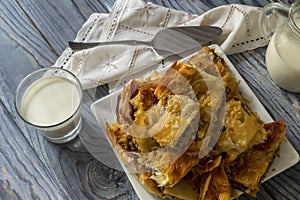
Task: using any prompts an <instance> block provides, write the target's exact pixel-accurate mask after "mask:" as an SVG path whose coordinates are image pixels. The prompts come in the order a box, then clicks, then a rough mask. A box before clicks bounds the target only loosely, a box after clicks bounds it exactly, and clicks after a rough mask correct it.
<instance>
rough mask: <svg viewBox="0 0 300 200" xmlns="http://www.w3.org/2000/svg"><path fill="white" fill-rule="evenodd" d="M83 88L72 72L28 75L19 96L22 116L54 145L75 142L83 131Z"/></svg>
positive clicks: (45, 70)
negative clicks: (81, 109)
mask: <svg viewBox="0 0 300 200" xmlns="http://www.w3.org/2000/svg"><path fill="white" fill-rule="evenodd" d="M81 100H82V87H81V84H80V82H79V80H78V79H77V78H76V76H75V75H73V74H72V73H71V72H69V71H67V70H64V69H60V68H54V67H51V68H43V69H40V70H37V71H34V72H33V73H31V74H29V75H28V76H26V77H25V78H24V79H23V80H22V81H21V82H20V84H19V86H18V88H17V91H16V95H15V107H16V111H17V113H18V114H19V116H20V117H21V118H22V119H23V120H24V121H25V122H27V123H28V124H30V125H32V126H34V127H36V128H37V129H39V130H41V132H42V133H43V134H44V136H45V137H46V138H47V139H48V140H49V141H51V142H53V143H58V144H60V143H66V142H68V141H70V140H72V139H74V138H75V137H76V136H77V135H78V134H79V132H80V129H81V124H82V122H81V114H80V107H81Z"/></svg>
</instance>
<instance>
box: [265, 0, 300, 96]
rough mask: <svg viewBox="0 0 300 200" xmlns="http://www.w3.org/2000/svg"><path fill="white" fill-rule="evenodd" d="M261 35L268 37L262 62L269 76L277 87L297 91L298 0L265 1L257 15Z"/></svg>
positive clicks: (299, 79)
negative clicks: (287, 1) (285, 0)
mask: <svg viewBox="0 0 300 200" xmlns="http://www.w3.org/2000/svg"><path fill="white" fill-rule="evenodd" d="M259 25H260V30H261V32H262V34H263V36H264V37H265V38H266V39H268V40H270V42H269V45H268V48H267V51H266V65H267V69H268V72H269V74H270V77H271V78H272V79H273V81H274V82H275V83H276V84H277V85H278V86H279V87H281V88H283V89H286V90H288V91H291V92H296V93H299V92H300V1H299V0H297V1H295V2H294V3H293V4H292V5H291V6H288V5H285V4H281V3H270V4H268V5H266V6H265V7H264V8H263V10H262V12H261V15H260V19H259Z"/></svg>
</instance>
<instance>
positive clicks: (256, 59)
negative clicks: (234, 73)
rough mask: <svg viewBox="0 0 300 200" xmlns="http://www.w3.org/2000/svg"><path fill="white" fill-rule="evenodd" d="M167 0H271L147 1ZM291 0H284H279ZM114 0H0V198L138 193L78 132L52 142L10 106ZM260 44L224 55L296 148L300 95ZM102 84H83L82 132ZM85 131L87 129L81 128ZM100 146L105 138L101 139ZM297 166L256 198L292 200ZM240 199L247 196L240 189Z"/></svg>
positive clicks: (91, 126)
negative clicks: (23, 85) (27, 80)
mask: <svg viewBox="0 0 300 200" xmlns="http://www.w3.org/2000/svg"><path fill="white" fill-rule="evenodd" d="M151 2H153V3H156V4H160V5H163V6H166V7H170V8H174V9H178V10H183V11H187V12H190V13H194V14H202V13H204V12H205V11H207V10H209V9H212V8H214V7H216V6H220V5H225V4H229V3H242V4H247V5H254V6H264V5H266V4H267V3H268V2H269V1H258V0H256V1H250V0H232V1H229V0H216V1H207V0H202V1H197V0H195V1H192V0H176V1H173V0H152V1H151ZM282 2H286V3H291V2H290V1H282ZM113 3H114V0H105V1H104V0H96V1H95V0H85V1H74V0H62V1H60V0H52V1H48V0H39V1H34V0H14V1H8V0H3V1H0V64H1V65H0V80H1V81H0V88H1V90H0V105H1V106H0V141H1V143H0V168H1V171H0V175H1V176H0V199H9V200H10V199H43V200H44V199H72V200H73V199H80V200H83V199H138V197H137V196H136V194H135V192H134V190H133V188H132V187H131V185H130V183H129V181H128V179H127V178H126V176H125V174H124V172H120V171H117V170H114V169H112V168H109V167H107V166H106V165H104V164H103V163H101V162H99V161H98V160H97V159H96V158H95V157H94V156H93V155H91V154H90V153H89V152H88V150H87V148H86V147H85V146H84V145H83V138H77V139H76V140H74V141H72V142H70V143H68V144H66V145H54V144H52V143H49V142H48V141H46V140H45V139H44V138H43V137H42V136H41V134H40V133H38V132H37V131H35V130H34V129H33V128H32V127H30V126H28V125H27V124H24V122H23V121H21V120H20V118H19V117H18V116H17V114H16V112H15V110H14V104H13V101H14V93H15V90H16V87H17V84H18V82H19V81H20V80H21V78H23V77H24V76H25V75H26V74H28V73H29V72H31V71H33V70H35V69H37V68H42V67H48V66H51V65H52V64H53V63H54V62H55V61H56V59H57V58H58V56H59V55H60V54H61V53H62V52H63V51H64V49H65V48H66V47H67V41H69V40H73V39H74V38H75V36H76V33H77V31H78V30H79V29H80V27H81V26H82V24H83V23H84V22H85V21H86V20H87V18H88V17H89V16H90V15H91V14H92V13H94V12H103V13H107V12H109V11H110V9H111V8H112V6H113ZM264 55H265V48H259V49H256V50H252V51H246V52H243V53H241V54H236V55H232V56H229V58H230V60H231V61H232V62H233V64H234V65H235V66H236V67H237V69H238V71H239V72H240V73H241V74H242V75H243V77H244V78H245V80H246V81H247V83H248V84H249V86H250V87H251V88H252V89H253V91H254V93H255V94H256V95H257V97H258V98H259V99H260V100H261V102H262V103H263V105H264V106H265V107H266V108H267V110H268V111H269V112H270V113H271V115H272V117H273V118H274V119H277V120H279V119H281V120H284V121H286V122H287V124H288V131H287V137H288V138H289V140H290V141H291V143H292V144H293V145H294V146H295V148H296V149H297V151H298V152H300V144H299V142H300V138H299V137H300V136H299V133H300V123H299V122H300V113H299V109H300V95H296V94H291V93H288V92H286V91H284V90H282V89H280V88H278V87H276V86H275V85H274V83H273V81H272V80H271V79H270V77H269V76H268V73H267V71H266V66H265V61H264ZM106 94H107V87H101V88H99V90H97V94H96V97H95V91H94V90H91V91H86V93H85V97H84V102H85V103H84V106H83V111H82V112H83V115H84V121H85V124H84V130H85V131H84V132H83V133H82V137H84V136H85V137H87V136H88V134H89V132H91V131H97V132H101V130H100V128H99V127H98V125H97V123H96V121H95V119H94V118H93V116H92V114H91V112H90V108H89V106H90V104H91V103H92V102H93V100H95V98H99V97H101V96H104V95H106ZM84 134H86V135H84ZM102 141H103V144H99V145H106V144H105V140H104V139H102ZM299 177H300V165H299V164H297V165H295V166H294V167H292V168H290V169H288V170H286V171H285V172H284V173H281V174H280V175H278V176H276V177H274V178H272V179H271V180H269V181H267V182H266V183H264V184H262V188H261V190H260V192H259V193H258V197H257V199H262V200H269V199H298V197H299V195H300V194H299V193H300V185H299V184H298V183H299V181H300V180H299ZM240 199H242V200H246V199H253V198H251V197H249V196H246V195H242V196H241V197H240Z"/></svg>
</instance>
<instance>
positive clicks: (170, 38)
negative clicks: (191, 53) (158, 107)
mask: <svg viewBox="0 0 300 200" xmlns="http://www.w3.org/2000/svg"><path fill="white" fill-rule="evenodd" d="M221 34H222V29H221V28H219V27H215V26H180V27H169V28H165V29H162V30H160V31H158V32H157V33H156V34H155V36H154V37H153V39H152V40H151V41H138V40H121V41H109V42H89V43H84V42H69V47H70V48H71V49H72V50H73V51H79V50H84V49H89V48H93V47H97V46H103V45H116V44H119V45H120V44H121V45H145V46H151V47H153V48H154V50H155V51H156V52H157V53H158V54H159V55H160V56H162V57H164V58H165V57H168V56H170V55H174V54H179V53H181V52H184V51H187V50H192V49H195V51H196V50H197V49H200V48H201V45H204V44H207V43H208V42H210V41H213V40H215V39H216V38H217V37H219V36H220V35H221ZM197 47H199V48H197Z"/></svg>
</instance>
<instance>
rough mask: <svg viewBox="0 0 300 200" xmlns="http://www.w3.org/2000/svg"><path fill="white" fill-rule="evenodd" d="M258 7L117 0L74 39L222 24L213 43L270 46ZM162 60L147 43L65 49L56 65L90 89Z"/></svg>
mask: <svg viewBox="0 0 300 200" xmlns="http://www.w3.org/2000/svg"><path fill="white" fill-rule="evenodd" d="M260 11H261V8H258V7H251V6H246V5H238V4H230V5H224V6H220V7H216V8H214V9H212V10H209V11H208V12H206V13H203V14H201V15H195V14H190V13H186V12H183V11H178V10H173V9H170V8H166V7H163V6H160V5H156V4H153V3H149V2H144V1H143V0H116V2H115V4H114V6H113V8H112V10H111V12H110V13H109V14H103V13H94V14H92V15H91V16H90V17H89V19H88V20H87V21H86V22H85V23H84V24H83V26H82V28H81V29H80V30H79V32H78V34H77V36H76V38H75V41H77V42H96V41H117V40H129V39H135V40H151V39H152V38H153V36H154V35H155V33H156V32H157V31H159V30H161V29H163V28H166V27H172V26H189V25H191V26H195V25H197V26H198V25H199V26H200V25H213V26H218V27H220V28H222V30H223V33H222V35H221V36H220V37H219V38H218V39H217V40H216V41H212V43H214V44H218V45H220V46H221V48H222V49H223V51H224V52H225V53H226V54H227V55H230V54H234V53H239V52H242V51H245V50H250V49H254V48H257V47H261V46H264V45H266V44H267V42H268V41H267V40H265V39H264V38H263V37H262V36H261V34H260V31H259V28H258V19H259V14H260ZM162 61H163V58H162V57H161V56H159V55H158V54H157V53H156V52H155V51H154V50H153V49H152V48H150V47H147V46H126V45H110V46H99V47H95V48H92V49H87V50H82V51H79V52H73V51H72V50H71V49H70V48H67V49H66V50H65V51H64V52H63V54H62V55H61V56H60V57H59V59H58V60H57V62H56V63H55V64H54V66H55V67H63V68H65V69H67V70H69V71H71V72H73V73H74V74H75V75H76V76H77V77H78V78H79V79H80V81H81V83H82V85H83V88H84V89H87V88H93V87H96V86H99V85H101V84H105V83H109V84H110V85H112V87H113V85H114V83H116V81H117V82H118V81H119V80H120V79H122V78H123V77H124V74H125V75H126V74H128V71H130V74H131V75H132V74H137V75H138V74H139V73H142V74H143V73H145V71H147V70H149V69H150V68H151V67H159V66H160V65H161V64H160V63H161V62H162Z"/></svg>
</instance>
